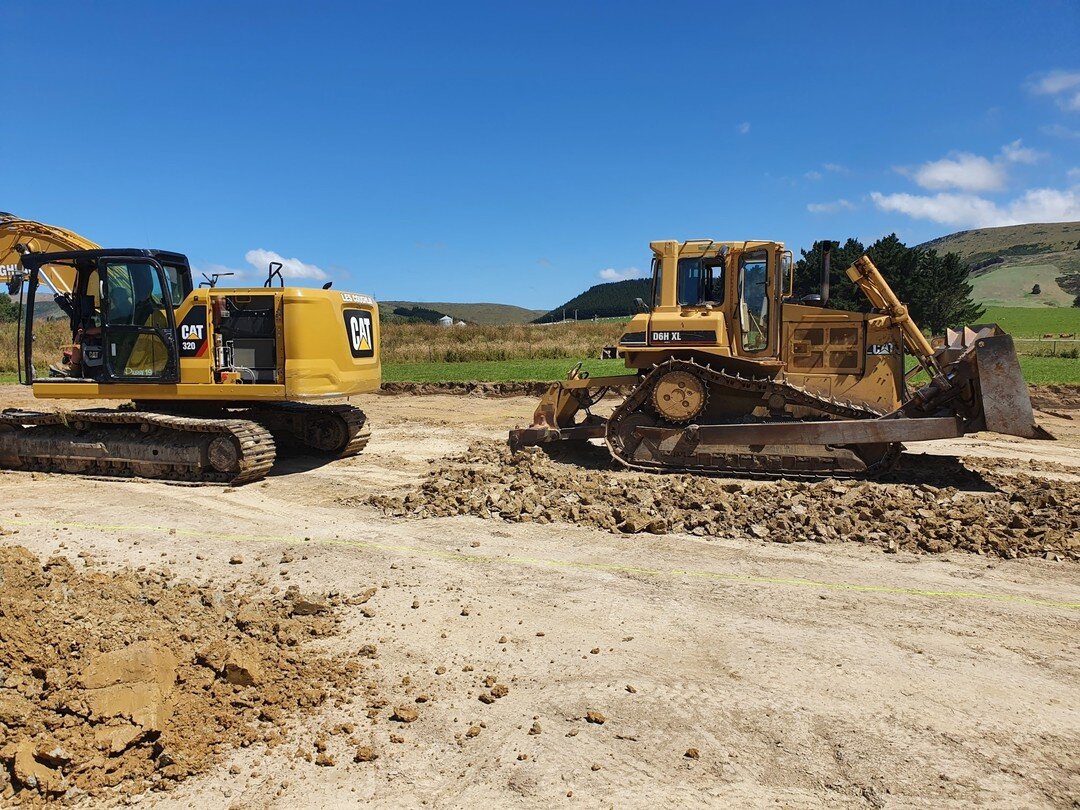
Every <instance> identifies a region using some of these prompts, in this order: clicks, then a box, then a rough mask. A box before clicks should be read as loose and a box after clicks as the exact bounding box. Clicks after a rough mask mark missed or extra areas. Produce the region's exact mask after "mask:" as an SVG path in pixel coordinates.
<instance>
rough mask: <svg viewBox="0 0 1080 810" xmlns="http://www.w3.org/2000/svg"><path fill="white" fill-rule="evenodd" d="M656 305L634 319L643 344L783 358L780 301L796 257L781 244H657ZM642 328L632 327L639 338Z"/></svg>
mask: <svg viewBox="0 0 1080 810" xmlns="http://www.w3.org/2000/svg"><path fill="white" fill-rule="evenodd" d="M650 247H651V248H652V251H653V262H652V277H653V283H652V305H651V307H650V311H649V312H648V313H647V314H643V315H642V316H638V318H635V322H636V323H637V324H640V325H641V326H642V327H644V329H643V332H642V334H641V338H642V339H640V340H638V341H636V344H635V341H633V340H632V339H631V341H629V342H628V341H627V340H625V337H626V336H624V340H623V341H621V343H622V347H624V348H625V347H627V346H628V345H629V346H633V345H638V346H641V347H648V348H649V349H657V348H670V349H672V350H681V349H687V348H690V349H693V348H695V347H698V348H700V349H703V350H708V353H710V354H723V355H727V356H732V357H745V358H748V359H755V360H768V359H774V358H777V357H778V356H779V343H780V302H781V298H782V294H783V291H784V289H785V288H786V287H787V286H788V279H789V277H790V268H791V253H790V251H786V250H784V246H783V245H782V244H780V243H777V242H765V241H746V242H716V241H713V240H706V239H702V240H690V241H686V242H675V241H663V242H652V243H651V244H650ZM634 325H635V323H632V324H631V325H630V327H628V332H629V333H630V334H631V335H632V334H633V332H634V331H635V330H634V329H633V327H634Z"/></svg>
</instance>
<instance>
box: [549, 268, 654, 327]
mask: <svg viewBox="0 0 1080 810" xmlns="http://www.w3.org/2000/svg"><path fill="white" fill-rule="evenodd" d="M651 288H652V280H651V279H647V278H631V279H627V280H625V281H609V282H607V283H606V284H597V285H595V286H593V287H589V289H587V290H586V291H585V292H583V293H582V294H581V295H578V296H576V297H574V298H571V299H570V300H569V301H567V302H566V303H565V304H562V305H561V306H557V307H555V309H553V310H551V311H550V312H545V313H544V314H543V315H542V316H541V317H539V318H537V319H536V320H535V321H534V323H552V322H554V321H561V320H564V319H570V320H573V319H574V318H575V317H576V318H577V320H579V321H585V320H592V319H593V318H622V317H629V316H631V315H633V314H634V313H635V312H637V311H638V310H637V308H636V306H635V299H637V298H641V299H642V300H644V301H648V300H649V294H650V290H651Z"/></svg>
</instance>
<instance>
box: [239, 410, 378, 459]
mask: <svg viewBox="0 0 1080 810" xmlns="http://www.w3.org/2000/svg"><path fill="white" fill-rule="evenodd" d="M243 415H244V417H245V418H248V419H251V420H253V421H255V422H258V423H259V424H261V425H262V426H263V427H265V428H266V429H267V430H269V431H271V432H272V433H273V434H274V436H275V438H276V439H277V440H278V444H279V446H280V447H281V449H282V450H283V451H285V453H287V452H288V451H289V450H299V451H300V452H315V453H319V454H321V455H325V456H328V457H330V458H335V459H337V458H349V457H350V456H355V455H357V454H358V453H360V452H361V451H362V450H363V449H364V448H365V447H367V443H368V440H369V439H370V438H371V427H370V426H369V425H368V423H367V416H366V415H365V414H364V412H363V411H362V410H360V409H359V408H357V407H355V406H353V405H313V404H308V403H304V402H278V403H274V404H272V405H264V406H260V407H259V408H255V409H252V410H249V411H245V412H244V413H243ZM285 453H283V455H284V454H285Z"/></svg>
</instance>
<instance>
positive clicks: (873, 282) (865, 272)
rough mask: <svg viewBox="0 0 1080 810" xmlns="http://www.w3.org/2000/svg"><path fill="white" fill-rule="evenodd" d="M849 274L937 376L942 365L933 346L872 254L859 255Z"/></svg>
mask: <svg viewBox="0 0 1080 810" xmlns="http://www.w3.org/2000/svg"><path fill="white" fill-rule="evenodd" d="M847 276H848V278H850V279H851V280H852V281H853V282H855V285H856V286H857V287H858V288H859V289H860V290H862V292H863V295H865V296H866V297H867V298H868V299H869V301H870V303H871V304H872V305H873V306H874V308H875V309H878V310H881V311H882V312H884V313H887V314H888V315H889V316H890V317H891V318H892V320H893V323H895V324H896V325H897V326H899V327H900V332H901V334H903V336H904V345H906V346H907V349H908V351H909V352H911V354H913V355H914V356H915V357H916V358H917V359H918V361H919V365H921V366H922V367H923V369H924V370H925V371H926V373H927V374H929V375H930V376H932V377H933V376H935V375H936V374H937V373H938V372H939V371H940V369H939V368H938V367H937V363H936V361H935V359H934V348H933V347H932V346H931V345H930V341H928V340H927V339H926V336H925V335H924V334H923V333H922V330H921V329H919V327H918V326H917V325H916V324H915V321H913V320H912V319H911V315H909V314H908V308H907V307H906V306H904V304H903V303H901V301H900V299H899V298H897V297H896V293H894V292H893V291H892V287H890V286H889V283H888V282H887V281H885V277H884V276H883V275H881V271H880V270H878V269H877V267H876V266H875V265H874V263H873V262H872V261H870V257H869V256H863V257H862V258H861V259H858V260H857V261H856V262H855V264H853V265H851V267H849V268H848V269H847Z"/></svg>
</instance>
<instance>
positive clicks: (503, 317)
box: [379, 301, 544, 326]
mask: <svg viewBox="0 0 1080 810" xmlns="http://www.w3.org/2000/svg"><path fill="white" fill-rule="evenodd" d="M379 304H380V305H381V306H383V307H386V308H389V309H390V310H391V311H392V310H394V309H398V308H401V309H413V308H414V307H419V308H421V309H424V310H432V311H435V312H439V313H443V314H446V315H449V316H450V317H451V318H454V319H455V320H459V321H467V322H469V323H478V324H481V325H484V326H499V325H504V324H515V323H528V322H529V321H531V320H533V319H534V318H536V316H538V315H541V314H543V312H544V311H543V310H542V309H525V308H524V307H515V306H513V305H512V304H460V303H459V304H454V303H450V304H448V303H442V302H432V301H379Z"/></svg>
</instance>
